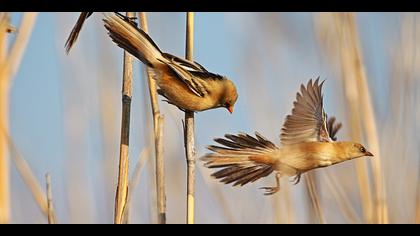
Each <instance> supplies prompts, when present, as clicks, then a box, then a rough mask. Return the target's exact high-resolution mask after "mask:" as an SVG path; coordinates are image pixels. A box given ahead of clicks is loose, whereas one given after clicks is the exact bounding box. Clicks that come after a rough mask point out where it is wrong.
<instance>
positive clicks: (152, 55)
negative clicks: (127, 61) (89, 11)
mask: <svg viewBox="0 0 420 236" xmlns="http://www.w3.org/2000/svg"><path fill="white" fill-rule="evenodd" d="M104 22H105V28H106V29H107V30H108V34H109V36H110V37H111V39H112V41H114V42H115V43H116V44H117V45H118V46H119V47H121V48H123V49H124V50H126V51H128V52H129V53H130V54H131V55H133V56H135V57H137V58H138V59H139V60H140V61H142V62H143V63H144V64H146V65H148V66H149V67H152V68H155V67H156V66H158V65H162V61H165V60H166V59H165V58H164V57H163V56H162V52H161V51H160V49H159V47H158V46H157V45H156V43H155V42H153V40H152V39H151V38H150V36H149V35H148V34H146V32H144V31H143V30H141V29H139V28H138V27H136V25H135V23H134V22H133V21H132V20H131V19H129V18H128V17H125V16H123V15H118V14H112V15H108V14H106V15H105V19H104Z"/></svg>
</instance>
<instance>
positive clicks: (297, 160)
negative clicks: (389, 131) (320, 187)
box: [201, 78, 372, 195]
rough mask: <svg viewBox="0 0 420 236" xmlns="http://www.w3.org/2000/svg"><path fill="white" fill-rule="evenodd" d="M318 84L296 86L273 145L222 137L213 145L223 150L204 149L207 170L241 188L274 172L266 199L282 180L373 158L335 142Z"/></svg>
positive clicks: (332, 120) (354, 146)
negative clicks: (358, 159)
mask: <svg viewBox="0 0 420 236" xmlns="http://www.w3.org/2000/svg"><path fill="white" fill-rule="evenodd" d="M322 85H323V82H322V83H321V84H319V78H318V79H317V80H316V81H315V82H314V83H312V80H309V82H308V84H307V85H306V87H305V86H303V85H301V88H300V93H297V95H296V101H295V102H294V103H293V104H294V107H293V110H292V114H291V115H288V116H287V117H286V121H285V122H284V125H283V128H282V133H281V136H280V139H281V144H282V145H281V146H280V147H279V146H276V145H275V144H273V143H272V142H271V141H269V140H268V139H266V138H264V137H263V136H262V135H260V134H258V133H256V137H255V138H254V137H252V136H250V135H248V134H245V133H241V134H239V135H231V134H227V135H225V138H224V139H223V138H218V139H215V141H216V142H217V143H219V144H221V145H222V146H215V145H212V146H209V147H208V149H209V150H211V151H213V153H209V154H207V155H205V156H203V157H202V158H201V160H203V161H204V162H205V166H206V167H208V168H222V169H221V170H219V171H217V172H215V173H213V174H212V176H213V177H215V178H217V179H220V180H221V182H223V183H226V184H229V183H233V184H234V185H235V186H236V185H240V186H242V185H245V184H247V183H251V182H254V181H256V180H258V179H260V178H262V177H265V176H268V175H269V174H271V173H272V172H276V182H277V185H276V186H275V187H264V188H263V189H265V190H266V192H265V194H266V195H270V194H274V193H276V192H277V191H278V190H279V189H280V185H279V178H280V177H281V176H294V177H295V179H294V181H295V184H297V183H298V182H299V180H300V176H301V174H302V173H305V172H307V171H309V170H312V169H315V168H321V167H326V166H330V165H334V164H337V163H340V162H343V161H346V160H350V159H354V158H358V157H362V156H372V154H371V153H370V152H368V151H367V150H366V149H365V148H364V147H363V146H362V145H361V144H358V143H354V142H335V140H336V137H335V135H336V133H337V131H338V130H339V129H340V128H341V123H339V124H335V118H334V117H331V118H329V119H328V118H327V115H326V114H325V111H324V108H323V97H322Z"/></svg>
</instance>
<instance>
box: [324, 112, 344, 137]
mask: <svg viewBox="0 0 420 236" xmlns="http://www.w3.org/2000/svg"><path fill="white" fill-rule="evenodd" d="M335 121H336V119H335V117H334V116H333V117H331V118H327V130H328V133H329V135H330V138H331V139H332V140H333V141H337V136H336V134H337V132H338V130H340V129H341V127H342V126H343V125H342V124H341V122H339V123H337V124H334V123H335Z"/></svg>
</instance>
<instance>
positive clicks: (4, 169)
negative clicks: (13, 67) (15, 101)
mask: <svg viewBox="0 0 420 236" xmlns="http://www.w3.org/2000/svg"><path fill="white" fill-rule="evenodd" d="M0 17H1V19H0V21H1V22H0V66H1V67H3V66H4V65H5V64H6V62H5V61H6V55H7V27H8V25H9V15H8V14H7V13H2V14H1V15H0ZM9 86H10V85H9V79H8V78H7V75H6V74H5V73H2V74H0V128H1V129H2V130H4V133H8V130H9V128H8V127H9ZM7 155H8V150H7V140H6V138H5V135H3V132H2V134H1V135H0V224H6V223H8V222H9V217H10V216H9V215H10V209H9V207H10V196H9V194H10V192H9V171H10V170H9V163H8V160H7Z"/></svg>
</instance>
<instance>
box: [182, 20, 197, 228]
mask: <svg viewBox="0 0 420 236" xmlns="http://www.w3.org/2000/svg"><path fill="white" fill-rule="evenodd" d="M186 31H187V32H186V47H185V57H186V59H187V60H190V61H192V60H193V50H194V13H193V12H187V29H186ZM184 142H185V155H186V159H187V224H194V221H195V216H194V212H195V187H194V185H195V135H194V112H192V111H186V112H185V126H184Z"/></svg>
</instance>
